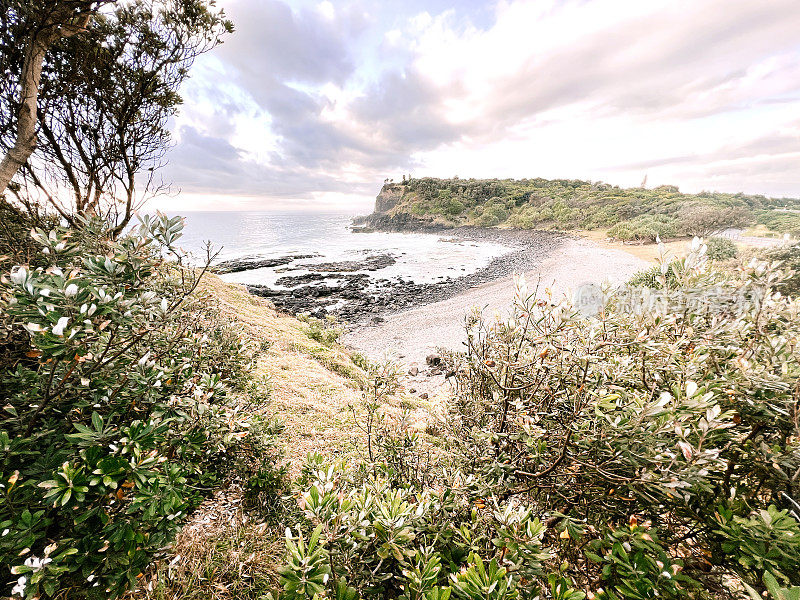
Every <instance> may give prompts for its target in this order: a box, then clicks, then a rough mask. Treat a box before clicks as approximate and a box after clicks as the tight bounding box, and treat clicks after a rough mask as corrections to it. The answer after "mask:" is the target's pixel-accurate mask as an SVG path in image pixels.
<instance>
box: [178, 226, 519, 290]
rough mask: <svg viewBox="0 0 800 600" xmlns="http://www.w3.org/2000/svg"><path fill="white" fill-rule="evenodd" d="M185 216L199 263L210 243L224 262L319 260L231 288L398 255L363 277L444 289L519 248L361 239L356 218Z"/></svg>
mask: <svg viewBox="0 0 800 600" xmlns="http://www.w3.org/2000/svg"><path fill="white" fill-rule="evenodd" d="M182 214H183V216H184V217H185V218H186V226H185V229H184V235H183V238H182V239H181V241H180V245H181V246H182V247H183V248H184V249H185V250H187V251H188V252H190V253H192V254H193V255H195V256H198V257H200V256H202V255H204V251H203V249H204V246H205V242H206V241H210V242H211V243H212V246H213V247H214V248H215V249H219V250H220V253H219V256H218V258H217V261H222V260H231V259H237V258H243V257H249V256H259V257H265V258H273V257H274V258H278V257H283V256H288V255H294V254H311V255H314V257H313V258H309V259H301V260H298V261H293V262H292V263H289V264H286V265H281V266H279V267H270V268H260V269H253V270H248V271H241V272H238V273H228V274H225V275H223V276H222V278H223V279H224V280H226V281H230V282H235V283H245V284H260V285H268V286H273V287H278V288H279V287H280V286H277V285H276V283H275V282H276V280H277V279H278V278H279V277H281V275H282V274H286V271H291V274H292V275H303V274H305V273H309V272H310V271H308V270H304V269H298V268H297V267H298V265H299V264H312V263H322V262H336V261H360V260H363V259H365V258H366V257H368V256H372V255H382V254H389V255H391V256H392V257H393V258H394V259H395V262H394V264H391V265H389V266H386V267H384V268H382V269H379V270H377V271H363V272H364V273H368V274H369V275H370V277H373V278H381V279H396V278H402V279H403V280H405V281H412V282H414V283H437V282H441V281H444V280H447V279H448V278H451V279H455V278H457V277H461V276H463V275H468V274H470V273H473V272H475V271H477V270H479V269H481V268H483V267H485V266H487V265H488V264H489V262H490V261H491V260H492V259H494V258H496V257H498V256H502V255H504V254H507V253H509V252H511V251H512V250H513V248H511V247H509V246H504V245H502V244H499V243H496V242H488V241H471V240H463V239H456V238H455V237H453V236H448V235H447V234H437V233H394V232H392V233H389V232H371V233H354V232H352V231H351V228H350V224H351V219H352V215H350V214H331V213H309V212H267V211H262V212H253V211H248V212H184V213H182ZM357 272H358V271H357Z"/></svg>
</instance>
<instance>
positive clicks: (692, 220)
mask: <svg viewBox="0 0 800 600" xmlns="http://www.w3.org/2000/svg"><path fill="white" fill-rule="evenodd" d="M750 221H751V217H750V215H749V214H748V211H747V210H746V209H744V208H741V207H735V206H734V207H729V208H719V207H715V206H706V205H701V204H690V205H688V206H686V207H684V208H682V209H681V211H680V212H679V214H678V222H679V228H680V229H681V230H682V231H683V232H684V233H685V234H687V235H691V236H697V237H708V236H710V235H713V234H715V233H719V232H720V231H723V230H725V229H728V228H729V227H743V226H745V225H747V224H748V223H749V222H750Z"/></svg>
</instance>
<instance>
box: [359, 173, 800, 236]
mask: <svg viewBox="0 0 800 600" xmlns="http://www.w3.org/2000/svg"><path fill="white" fill-rule="evenodd" d="M797 209H800V200H798V199H793V198H780V199H777V198H768V197H765V196H761V195H748V194H741V193H739V194H731V193H723V192H701V193H699V194H686V193H682V192H681V191H680V190H679V189H678V188H677V187H676V186H672V185H662V186H658V187H655V188H649V189H648V188H643V187H638V188H620V187H618V186H613V185H610V184H607V183H602V182H591V181H582V180H574V179H542V178H536V179H459V178H452V179H437V178H433V177H424V178H414V179H408V180H406V181H404V182H402V183H394V182H390V183H385V184H384V185H383V187H382V188H381V190H380V192H379V193H378V195H377V197H376V199H375V209H374V212H373V213H372V214H371V215H369V216H367V217H363V218H361V219H359V220H358V221H357V223H358V224H360V225H366V226H368V227H371V228H374V229H384V230H414V231H420V230H441V229H447V228H452V227H503V228H513V229H551V230H560V231H569V230H577V229H608V230H609V235H610V236H611V237H614V238H617V239H620V240H625V241H627V240H655V239H656V238H657V237H660V238H662V239H663V238H672V237H683V236H695V235H697V236H701V237H707V236H708V235H712V234H714V233H717V232H719V231H722V230H724V229H727V228H730V227H746V226H750V225H753V224H761V225H763V226H764V227H766V228H767V229H769V230H770V231H773V232H776V233H779V234H784V233H789V234H791V235H800V215H798V214H797V212H796V211H797Z"/></svg>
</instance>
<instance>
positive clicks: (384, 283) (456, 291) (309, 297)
mask: <svg viewBox="0 0 800 600" xmlns="http://www.w3.org/2000/svg"><path fill="white" fill-rule="evenodd" d="M397 233H402V232H397ZM406 233H429V234H433V235H435V234H441V235H443V236H445V235H446V236H448V237H452V238H454V241H456V242H459V241H466V242H470V241H471V242H494V243H499V244H502V245H505V246H509V247H511V248H513V249H512V250H511V251H510V252H507V253H505V254H503V255H501V256H497V257H495V258H493V259H492V260H491V261H490V262H489V264H488V265H486V266H484V267H482V268H480V269H478V270H476V271H474V272H472V273H469V274H467V275H462V276H459V277H453V278H450V277H448V278H447V279H444V280H442V281H439V282H434V283H415V282H413V281H410V280H407V279H403V278H402V277H399V278H393V279H385V278H380V277H379V272H380V268H377V269H374V270H375V271H377V272H376V275H378V277H373V276H370V275H367V274H364V273H354V272H346V271H347V270H348V269H343V271H345V272H343V273H341V274H340V275H339V279H340V280H339V282H338V283H337V284H334V285H328V284H326V283H324V282H322V280H323V279H324V277H323V276H322V275H317V274H312V275H305V276H299V277H298V278H297V280H298V281H297V283H298V285H297V286H295V287H292V288H290V289H276V288H272V287H269V286H265V285H255V284H250V285H246V287H247V290H248V292H250V293H251V294H253V295H256V296H260V297H264V298H267V299H269V300H270V301H272V303H273V304H274V305H275V306H276V307H277V308H278V309H280V310H283V311H285V312H288V313H291V314H298V313H303V312H306V313H309V314H311V316H314V317H317V318H322V317H324V316H326V315H327V314H331V315H333V316H335V317H336V318H337V319H339V320H341V321H344V322H346V323H347V324H348V325H349V326H350V327H359V326H363V325H365V324H379V323H382V322H383V321H384V320H385V319H386V318H388V317H389V316H391V315H395V314H398V313H402V312H404V311H407V310H411V309H414V308H418V307H420V306H425V305H428V304H432V303H436V302H441V301H444V300H447V299H449V298H452V297H455V296H458V295H460V294H463V293H465V292H468V291H469V290H471V289H474V288H475V287H476V286H480V285H483V284H486V283H491V282H494V281H497V280H498V279H501V278H504V277H510V276H511V274H512V273H515V272H519V273H521V272H525V271H528V270H530V269H531V268H534V267H535V266H536V265H537V264H539V263H540V262H541V261H542V260H545V259H546V258H547V256H549V255H550V254H551V253H552V252H554V251H556V250H557V249H558V248H559V247H561V246H562V245H563V244H564V243H566V241H567V240H569V239H571V236H570V235H569V234H566V233H561V232H551V231H540V230H501V229H482V228H474V227H463V228H454V229H447V228H442V229H436V230H433V229H430V230H425V231H419V230H413V231H411V230H408V231H406ZM368 259H373V260H375V261H376V262H378V263H380V262H381V260H390V261H392V262H393V259H392V258H391V257H390V255H374V256H371V257H368ZM278 260H280V259H278ZM389 264H391V263H389ZM339 266H345V263H341V264H340V265H339ZM349 266H352V265H349ZM328 267H329V269H330V268H331V267H336V265H329V266H328ZM236 268H238V267H236ZM350 270H351V271H353V270H355V269H350ZM369 270H373V269H369ZM286 279H287V280H288V279H291V277H287V278H286ZM333 304H338V306H336V308H334V309H330V308H329V307H330V306H331V305H333Z"/></svg>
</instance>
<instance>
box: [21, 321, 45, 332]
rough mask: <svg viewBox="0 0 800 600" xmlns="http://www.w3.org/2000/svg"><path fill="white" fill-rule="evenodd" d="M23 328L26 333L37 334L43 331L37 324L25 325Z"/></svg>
mask: <svg viewBox="0 0 800 600" xmlns="http://www.w3.org/2000/svg"><path fill="white" fill-rule="evenodd" d="M23 327H24V328H25V329H27V330H28V333H39V332H40V331H44V330H43V329H42V326H41V325H39V324H38V323H25V325H23Z"/></svg>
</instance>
